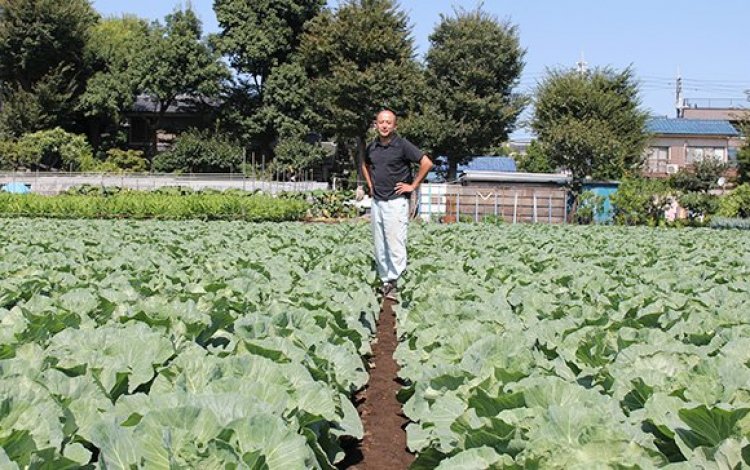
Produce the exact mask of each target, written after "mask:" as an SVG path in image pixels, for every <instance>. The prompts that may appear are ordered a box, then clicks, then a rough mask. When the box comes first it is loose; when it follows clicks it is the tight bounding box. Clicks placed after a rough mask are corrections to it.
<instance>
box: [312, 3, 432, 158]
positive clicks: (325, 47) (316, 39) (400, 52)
mask: <svg viewBox="0 0 750 470" xmlns="http://www.w3.org/2000/svg"><path fill="white" fill-rule="evenodd" d="M300 53H301V55H302V60H303V63H304V65H305V68H306V69H307V71H308V73H309V74H310V77H311V82H312V86H311V89H312V93H313V98H314V100H315V104H316V111H317V113H316V116H318V118H319V121H318V122H319V124H318V125H319V126H320V128H321V129H322V130H323V131H324V132H326V133H327V134H328V135H335V136H337V138H338V140H339V142H340V143H341V142H342V141H343V140H347V139H351V140H353V141H354V142H355V145H356V149H357V151H356V161H354V162H352V163H353V164H354V165H355V166H356V168H357V169H359V166H360V165H359V162H360V161H361V160H362V158H363V157H364V151H365V145H366V143H365V141H366V137H367V130H368V129H369V128H370V126H371V125H372V122H373V120H374V118H375V113H376V112H377V111H378V110H379V109H381V108H382V107H389V108H391V109H393V110H395V111H396V112H397V113H403V112H404V111H407V110H409V109H411V108H413V106H414V100H415V96H416V91H417V89H418V84H419V82H420V69H419V66H418V64H417V63H416V61H415V59H414V43H413V39H412V37H411V27H410V25H409V20H408V17H407V15H406V14H405V13H404V12H403V11H402V10H400V9H399V8H398V6H397V4H396V3H395V2H394V1H392V0H346V1H344V2H342V3H340V4H339V6H338V8H337V9H335V10H325V11H324V12H322V13H321V14H320V15H318V16H317V17H315V18H314V19H313V20H312V21H311V22H310V25H309V27H308V28H307V29H306V32H305V34H304V36H303V38H302V43H301V46H300Z"/></svg>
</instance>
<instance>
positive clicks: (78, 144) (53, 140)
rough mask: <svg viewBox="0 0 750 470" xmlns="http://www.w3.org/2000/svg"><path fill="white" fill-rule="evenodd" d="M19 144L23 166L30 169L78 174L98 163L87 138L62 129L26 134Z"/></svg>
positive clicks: (19, 153) (20, 159)
mask: <svg viewBox="0 0 750 470" xmlns="http://www.w3.org/2000/svg"><path fill="white" fill-rule="evenodd" d="M17 145H18V155H19V163H20V166H23V167H26V168H31V169H33V168H40V169H46V170H49V169H61V170H70V171H78V170H82V169H88V168H87V167H90V166H94V165H96V162H97V160H95V159H94V157H93V155H94V152H93V150H92V148H91V146H90V145H89V143H88V142H87V141H86V138H85V137H84V136H82V135H77V134H71V133H69V132H65V131H64V130H62V129H61V128H59V127H56V128H54V129H48V130H44V131H38V132H33V133H30V134H24V135H23V136H22V137H21V138H20V139H19V140H18V144H17Z"/></svg>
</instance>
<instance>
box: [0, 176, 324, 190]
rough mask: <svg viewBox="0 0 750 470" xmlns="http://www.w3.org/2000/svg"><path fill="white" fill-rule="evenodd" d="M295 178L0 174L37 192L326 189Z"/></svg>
mask: <svg viewBox="0 0 750 470" xmlns="http://www.w3.org/2000/svg"><path fill="white" fill-rule="evenodd" d="M293 179H294V181H276V180H274V179H271V178H268V179H266V178H258V177H252V176H248V175H244V174H242V173H215V174H203V173H201V174H199V173H193V174H182V175H175V174H158V173H62V172H60V173H48V172H4V173H0V187H2V186H4V185H6V184H9V183H21V184H25V185H26V186H27V187H29V189H30V190H31V191H32V192H34V193H39V194H59V193H61V192H63V191H66V190H68V189H70V188H72V187H75V186H81V185H84V184H86V185H94V186H103V187H112V186H119V187H121V188H128V189H136V190H152V189H156V188H162V187H167V186H183V187H188V188H191V189H194V190H201V189H217V190H220V191H223V190H226V189H242V190H245V191H256V190H258V191H262V192H264V193H270V194H276V193H279V192H285V191H290V192H301V191H313V190H316V189H327V188H328V183H322V182H318V181H309V180H305V179H304V178H303V179H301V180H298V179H296V178H293Z"/></svg>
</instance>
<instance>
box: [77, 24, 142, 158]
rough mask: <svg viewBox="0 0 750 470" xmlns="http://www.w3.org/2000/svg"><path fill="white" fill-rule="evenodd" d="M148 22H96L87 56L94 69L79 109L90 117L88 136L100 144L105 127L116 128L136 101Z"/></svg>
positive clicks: (92, 141)
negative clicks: (139, 66)
mask: <svg viewBox="0 0 750 470" xmlns="http://www.w3.org/2000/svg"><path fill="white" fill-rule="evenodd" d="M148 31H149V26H148V23H147V22H146V21H145V20H143V19H140V18H137V17H134V16H123V17H122V18H109V19H106V20H104V21H101V22H100V23H98V24H96V25H94V26H93V27H92V29H91V32H90V35H89V40H88V42H87V43H86V48H85V58H86V62H87V63H88V64H89V67H90V68H91V69H92V70H93V71H94V72H93V75H92V76H91V77H90V78H89V79H88V81H87V83H86V89H85V91H84V92H83V94H82V95H81V97H80V99H79V101H78V105H77V109H78V110H79V111H80V112H81V113H83V115H84V116H85V118H86V119H87V121H88V137H89V141H90V142H91V143H92V145H93V146H94V149H95V150H96V149H98V148H99V144H100V140H101V139H100V136H101V133H102V131H103V130H105V129H109V130H115V129H116V128H117V126H118V125H119V124H120V122H121V121H122V119H123V115H124V112H125V110H126V109H128V108H129V107H131V106H132V105H133V103H134V101H135V97H136V94H137V90H138V86H139V85H140V82H141V81H142V77H140V76H139V74H138V73H137V72H138V59H139V55H140V53H141V51H143V50H144V49H145V47H147V37H148Z"/></svg>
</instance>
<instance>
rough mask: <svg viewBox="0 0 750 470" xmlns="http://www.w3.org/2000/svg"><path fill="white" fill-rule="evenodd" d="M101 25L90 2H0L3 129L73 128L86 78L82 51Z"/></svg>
mask: <svg viewBox="0 0 750 470" xmlns="http://www.w3.org/2000/svg"><path fill="white" fill-rule="evenodd" d="M97 20H98V15H97V13H96V12H95V11H94V10H93V8H92V7H91V4H90V2H88V1H87V0H44V1H39V0H0V101H2V102H3V103H8V105H7V106H5V105H4V106H3V110H2V112H0V128H1V129H0V130H1V131H3V132H4V133H6V134H11V135H13V136H15V137H19V136H20V135H21V134H23V133H25V132H29V131H35V130H39V129H43V128H48V127H53V126H55V125H64V126H65V127H67V128H70V127H73V125H74V124H75V119H73V108H74V105H75V100H76V98H77V97H78V95H79V94H80V93H81V92H82V91H83V86H84V83H85V81H86V79H87V77H88V70H87V69H86V67H85V61H84V52H83V51H84V46H85V44H86V42H87V37H88V33H89V30H90V28H91V26H92V25H94V24H95V23H96V22H97Z"/></svg>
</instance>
